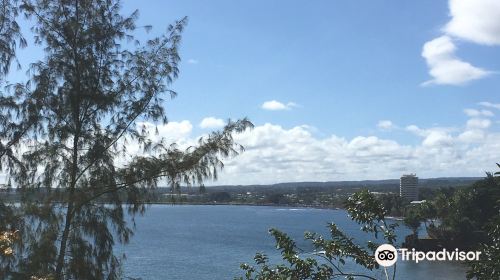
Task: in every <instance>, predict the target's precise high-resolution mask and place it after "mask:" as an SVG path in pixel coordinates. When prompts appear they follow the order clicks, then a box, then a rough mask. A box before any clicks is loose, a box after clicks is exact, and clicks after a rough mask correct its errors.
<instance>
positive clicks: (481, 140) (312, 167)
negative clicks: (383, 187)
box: [218, 121, 500, 184]
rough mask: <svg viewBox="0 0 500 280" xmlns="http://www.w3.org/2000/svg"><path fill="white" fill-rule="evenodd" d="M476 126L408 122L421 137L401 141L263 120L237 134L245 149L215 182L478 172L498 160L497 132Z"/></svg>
mask: <svg viewBox="0 0 500 280" xmlns="http://www.w3.org/2000/svg"><path fill="white" fill-rule="evenodd" d="M474 122H475V121H474ZM479 127H481V128H476V127H475V128H473V129H472V128H466V126H464V127H463V128H462V129H459V128H447V127H432V128H420V127H418V126H416V125H410V126H408V127H407V130H408V131H409V132H411V133H414V134H415V135H416V136H417V137H419V138H420V141H419V142H418V143H417V144H413V145H405V144H401V143H399V142H397V141H394V140H391V139H382V138H379V137H375V136H356V137H353V138H351V139H347V138H343V137H339V136H337V135H331V136H329V137H326V138H319V137H316V136H315V135H314V134H313V132H311V131H310V130H309V129H308V128H307V127H304V126H297V127H292V128H284V127H282V126H279V125H275V124H270V123H268V124H264V125H261V126H257V127H256V128H255V129H254V130H253V131H247V132H245V133H243V134H241V135H238V136H236V140H237V141H239V142H240V143H242V144H243V145H244V146H245V147H246V151H245V152H244V153H243V154H241V155H240V156H239V157H237V158H235V159H232V160H228V161H226V162H225V164H226V169H225V170H224V171H223V173H222V174H221V177H220V178H221V179H220V180H221V181H220V182H218V183H220V184H233V183H238V184H260V183H277V182H290V181H329V180H363V179H381V178H397V177H398V176H400V175H401V174H402V173H405V172H417V174H419V176H421V177H439V176H482V175H483V174H484V171H488V170H491V169H494V168H495V162H496V161H498V157H499V156H500V149H499V148H500V133H494V132H489V131H488V130H487V129H486V128H484V127H485V125H484V124H483V125H480V126H479ZM472 143H474V145H471V144H472Z"/></svg>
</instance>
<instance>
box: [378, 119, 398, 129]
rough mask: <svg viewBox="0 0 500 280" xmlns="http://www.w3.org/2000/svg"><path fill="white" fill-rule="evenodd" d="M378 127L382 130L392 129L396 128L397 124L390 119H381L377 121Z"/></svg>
mask: <svg viewBox="0 0 500 280" xmlns="http://www.w3.org/2000/svg"><path fill="white" fill-rule="evenodd" d="M377 127H378V128H379V129H381V130H392V129H394V128H396V125H394V123H392V121H390V120H381V121H379V122H378V123H377Z"/></svg>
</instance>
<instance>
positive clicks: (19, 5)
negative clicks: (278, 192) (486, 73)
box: [0, 0, 252, 280]
mask: <svg viewBox="0 0 500 280" xmlns="http://www.w3.org/2000/svg"><path fill="white" fill-rule="evenodd" d="M0 8H4V11H3V13H2V15H1V18H0V21H3V22H0V24H2V25H1V26H0V28H2V30H1V31H2V36H1V37H0V40H2V41H1V45H0V47H1V48H2V49H1V51H2V52H1V54H0V58H1V59H2V64H1V66H2V67H3V69H4V72H7V70H8V69H9V68H8V67H9V65H10V63H11V61H14V60H15V47H16V45H15V44H14V42H16V41H21V42H23V43H24V39H23V38H22V36H21V34H19V28H18V26H17V24H15V18H16V16H17V15H18V14H24V15H25V16H26V17H27V18H28V19H29V22H30V23H31V24H32V26H31V27H32V28H31V30H32V33H33V36H34V41H35V44H36V45H37V46H39V47H40V48H43V50H44V53H45V55H44V58H43V59H42V60H40V61H35V62H34V63H32V64H31V65H30V68H29V70H30V76H29V77H28V80H27V82H25V83H22V84H16V85H12V86H11V87H10V91H8V93H4V94H3V96H2V98H1V100H0V106H1V107H0V110H1V115H2V118H1V119H0V131H1V133H2V135H1V136H2V145H1V146H0V148H1V150H0V155H1V156H2V159H1V160H2V165H3V166H4V167H5V168H6V170H7V171H8V172H9V176H10V178H11V179H12V183H13V184H14V185H15V186H16V187H17V188H18V190H20V191H22V193H23V199H22V203H21V206H22V207H21V209H19V210H18V211H20V212H19V217H20V218H21V219H22V221H23V223H22V224H21V225H20V226H19V228H18V230H19V235H20V237H19V242H18V243H17V244H14V246H13V248H14V256H16V260H15V261H12V260H9V261H8V262H2V267H0V268H1V269H2V270H3V271H4V273H5V275H9V277H12V278H14V279H16V278H18V279H26V278H29V277H31V276H44V277H45V276H48V277H52V278H55V279H58V280H59V279H118V278H120V259H119V258H117V257H116V256H114V254H113V245H114V244H115V242H117V241H118V242H123V243H126V242H128V240H129V238H130V237H131V235H132V234H133V231H132V228H131V227H130V226H129V224H128V223H127V222H126V219H125V214H126V211H127V210H128V212H129V213H130V214H132V215H134V214H136V213H142V212H143V211H144V210H145V206H144V202H145V201H144V195H145V193H146V192H147V190H148V188H154V187H156V186H157V184H158V183H159V182H160V180H162V178H164V179H167V181H168V182H169V183H170V184H171V186H172V187H174V188H175V187H176V186H178V185H179V184H180V183H185V184H189V185H191V184H202V183H203V180H205V179H215V178H216V177H217V169H220V168H222V167H223V164H222V161H221V159H222V158H224V157H228V156H233V155H236V154H238V152H240V151H241V149H242V147H240V146H239V145H237V144H236V143H235V142H234V140H233V138H232V135H233V133H238V132H242V131H244V130H245V129H247V128H249V127H252V124H251V123H250V122H249V121H248V120H247V119H242V120H239V121H236V122H232V121H229V122H228V124H227V125H226V127H225V128H224V129H223V130H221V131H219V132H213V133H211V134H209V135H208V136H206V137H203V138H201V139H199V142H198V143H197V145H195V146H192V147H190V148H188V149H187V150H181V149H179V148H178V147H176V146H175V145H167V144H166V143H163V142H161V141H160V142H158V143H155V142H152V141H151V140H150V139H151V137H148V136H149V133H151V132H150V131H148V130H147V129H144V128H141V127H140V126H139V125H138V123H139V122H145V121H148V122H152V123H156V124H158V123H161V124H165V123H167V118H166V112H165V108H164V102H166V100H167V99H168V98H171V97H174V96H175V95H176V93H175V92H174V91H173V90H172V88H171V83H172V82H173V81H174V80H175V79H176V78H177V75H178V73H179V69H178V63H179V61H180V57H179V53H178V48H179V44H180V41H181V32H182V30H183V29H184V27H185V25H186V23H187V19H186V18H183V19H181V20H179V21H177V22H175V23H174V24H173V25H171V26H169V27H168V28H167V30H166V32H165V34H164V35H162V36H160V37H157V38H154V39H151V40H148V41H146V42H140V41H138V40H136V39H135V38H134V36H133V34H134V31H135V30H136V29H137V28H138V27H137V26H136V23H135V22H136V19H137V17H138V12H137V11H135V12H134V13H132V14H131V15H130V16H123V15H121V14H120V3H119V1H118V0H71V1H69V0H54V1H52V0H51V1H47V0H23V1H19V2H17V1H3V2H2V7H0ZM5 21H6V22H9V23H8V24H5ZM4 28H6V29H7V30H8V32H5V30H4ZM150 28H151V27H150V26H145V27H141V29H145V30H146V31H147V30H149V29H150ZM4 34H5V35H4ZM4 140H5V141H4ZM129 142H132V143H134V145H136V146H138V147H139V148H140V150H141V152H142V153H141V154H137V155H131V154H129V153H128V152H127V149H126V148H127V143H129ZM125 156H129V157H131V158H129V159H128V161H126V163H125V164H123V163H121V164H120V162H123V161H121V159H123V158H124V157H125ZM104 202H105V203H104Z"/></svg>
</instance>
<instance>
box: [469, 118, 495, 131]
mask: <svg viewBox="0 0 500 280" xmlns="http://www.w3.org/2000/svg"><path fill="white" fill-rule="evenodd" d="M490 125H491V121H490V120H489V119H482V118H472V119H470V120H468V121H467V124H466V127H467V128H469V129H475V128H477V129H485V128H488V127H490Z"/></svg>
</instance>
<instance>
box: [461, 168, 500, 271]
mask: <svg viewBox="0 0 500 280" xmlns="http://www.w3.org/2000/svg"><path fill="white" fill-rule="evenodd" d="M497 166H498V167H499V168H500V164H498V163H497ZM495 176H500V172H496V173H495ZM495 179H498V177H496V178H493V176H491V174H488V176H487V181H488V182H489V183H490V184H491V183H493V182H494V181H495ZM496 184H497V188H498V187H500V184H499V181H496ZM490 191H491V190H490ZM489 195H492V194H491V193H490V194H489ZM493 195H494V194H493ZM495 199H496V204H495V205H494V207H493V208H494V210H493V211H496V213H494V216H493V218H491V219H490V221H489V222H488V224H487V225H486V228H487V230H488V237H489V240H488V242H485V244H482V245H481V246H480V247H479V251H480V252H481V256H480V258H479V260H478V261H473V262H469V263H468V265H469V270H468V271H467V279H479V280H483V279H484V280H486V279H500V197H499V195H498V192H497V193H496V196H495V197H493V198H492V201H493V202H495ZM488 212H490V211H487V213H488Z"/></svg>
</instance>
